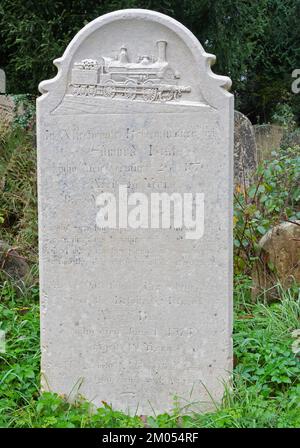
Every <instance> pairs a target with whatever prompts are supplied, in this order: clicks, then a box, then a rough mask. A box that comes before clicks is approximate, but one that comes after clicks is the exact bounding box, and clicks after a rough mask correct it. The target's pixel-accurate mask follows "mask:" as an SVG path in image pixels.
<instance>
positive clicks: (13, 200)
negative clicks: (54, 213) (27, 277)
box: [0, 115, 37, 260]
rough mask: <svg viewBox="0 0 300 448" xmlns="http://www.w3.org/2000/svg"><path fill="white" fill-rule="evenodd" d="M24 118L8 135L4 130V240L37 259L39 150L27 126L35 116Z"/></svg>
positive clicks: (0, 173) (0, 146)
mask: <svg viewBox="0 0 300 448" xmlns="http://www.w3.org/2000/svg"><path fill="white" fill-rule="evenodd" d="M20 118H21V120H20V121H21V123H20V122H18V123H17V122H15V123H14V125H13V126H11V127H10V128H9V130H6V131H5V133H4V134H3V133H2V134H1V130H0V136H1V135H2V139H1V137H0V179H1V182H0V192H1V195H0V218H1V219H0V239H3V240H5V241H7V242H10V243H11V244H13V245H14V246H21V247H22V250H23V253H24V254H27V255H29V256H30V258H32V259H33V260H36V256H37V210H36V208H37V198H36V196H37V195H36V151H35V147H34V145H33V144H32V143H33V135H32V133H31V132H28V129H27V130H25V129H24V128H23V126H24V127H25V128H27V127H28V124H29V123H32V117H31V115H28V116H25V117H24V116H23V118H22V116H21V117H20ZM27 118H28V120H29V121H28V120H27ZM21 124H22V126H21Z"/></svg>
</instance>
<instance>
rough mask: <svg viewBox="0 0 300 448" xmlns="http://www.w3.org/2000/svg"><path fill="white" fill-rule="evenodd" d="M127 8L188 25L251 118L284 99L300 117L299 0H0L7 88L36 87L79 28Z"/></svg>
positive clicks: (0, 52) (259, 118)
mask: <svg viewBox="0 0 300 448" xmlns="http://www.w3.org/2000/svg"><path fill="white" fill-rule="evenodd" d="M123 8H146V9H152V10H155V11H159V12H162V13H164V14H168V15H169V16H171V17H174V18H175V19H177V20H179V21H180V22H182V23H183V24H184V25H186V26H187V27H188V28H189V29H190V30H191V31H192V32H193V33H194V34H195V35H196V36H197V37H198V39H199V40H200V42H201V43H202V45H203V46H204V48H205V50H206V51H207V52H210V53H213V54H216V55H217V64H216V66H215V68H214V71H215V72H216V73H220V74H224V75H229V76H230V77H231V78H232V80H233V92H234V93H235V95H236V109H238V110H240V111H241V112H243V113H244V114H245V115H247V116H248V117H249V118H250V120H251V121H252V123H257V122H268V121H269V120H271V119H272V117H273V116H274V113H276V108H278V104H286V105H288V106H289V109H290V110H291V111H292V113H293V115H294V116H295V119H296V121H297V122H298V124H299V123H300V95H295V94H293V93H292V91H291V84H292V81H293V79H292V76H291V74H292V71H293V70H295V69H298V68H299V69H300V2H299V0H254V1H253V0H225V1H224V0H104V1H101V0H100V1H99V0H97V1H95V0H63V1H62V0H61V1H53V0H44V1H43V3H42V4H41V3H40V1H37V0H0V43H1V44H0V66H1V68H3V69H5V71H6V74H7V84H8V93H31V94H38V91H37V86H38V84H39V82H40V81H42V80H44V79H48V78H51V77H53V76H54V75H55V71H56V69H55V67H54V66H53V64H52V61H53V59H55V58H57V57H60V56H61V55H62V54H63V52H64V50H65V48H66V46H67V44H68V43H69V42H70V40H71V39H72V38H73V37H74V35H75V34H76V33H77V32H78V31H79V30H80V29H81V28H82V27H83V26H84V25H85V24H86V23H88V22H90V21H91V20H93V19H95V18H96V17H98V16H100V15H102V14H105V13H108V12H111V11H114V10H118V9H123Z"/></svg>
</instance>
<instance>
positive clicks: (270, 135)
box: [254, 124, 284, 162]
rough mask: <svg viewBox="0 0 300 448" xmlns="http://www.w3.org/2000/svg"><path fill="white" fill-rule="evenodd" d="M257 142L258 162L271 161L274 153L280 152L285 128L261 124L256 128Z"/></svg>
mask: <svg viewBox="0 0 300 448" xmlns="http://www.w3.org/2000/svg"><path fill="white" fill-rule="evenodd" d="M254 132H255V140H256V146H257V160H258V162H262V161H263V160H270V159H271V158H272V152H273V151H278V149H279V148H280V145H281V142H282V139H283V136H284V127H283V126H279V125H275V124H260V125H255V126H254Z"/></svg>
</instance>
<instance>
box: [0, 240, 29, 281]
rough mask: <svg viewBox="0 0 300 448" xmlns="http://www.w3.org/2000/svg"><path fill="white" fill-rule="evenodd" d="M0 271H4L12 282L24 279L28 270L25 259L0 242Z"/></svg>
mask: <svg viewBox="0 0 300 448" xmlns="http://www.w3.org/2000/svg"><path fill="white" fill-rule="evenodd" d="M0 270H2V271H4V272H5V273H6V274H7V275H8V276H9V277H11V278H13V279H14V280H22V279H25V278H26V277H27V276H28V275H29V272H30V268H29V265H28V263H27V262H26V260H25V258H24V257H22V256H21V255H19V253H18V252H17V251H16V250H15V249H13V248H11V247H10V246H9V245H8V244H7V243H5V242H4V241H1V240H0Z"/></svg>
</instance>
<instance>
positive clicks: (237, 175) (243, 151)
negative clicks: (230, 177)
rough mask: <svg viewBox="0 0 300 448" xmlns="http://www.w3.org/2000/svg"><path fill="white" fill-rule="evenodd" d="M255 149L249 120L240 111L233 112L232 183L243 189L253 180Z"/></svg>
mask: <svg viewBox="0 0 300 448" xmlns="http://www.w3.org/2000/svg"><path fill="white" fill-rule="evenodd" d="M256 168H257V149H256V142H255V134H254V129H253V126H252V123H251V121H250V120H249V118H247V117H246V116H245V115H243V114H242V113H241V112H238V111H235V112H234V184H235V187H236V188H242V189H245V188H247V187H249V185H251V184H252V183H253V182H254V173H255V170H256Z"/></svg>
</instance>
